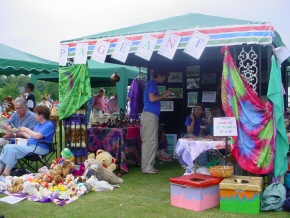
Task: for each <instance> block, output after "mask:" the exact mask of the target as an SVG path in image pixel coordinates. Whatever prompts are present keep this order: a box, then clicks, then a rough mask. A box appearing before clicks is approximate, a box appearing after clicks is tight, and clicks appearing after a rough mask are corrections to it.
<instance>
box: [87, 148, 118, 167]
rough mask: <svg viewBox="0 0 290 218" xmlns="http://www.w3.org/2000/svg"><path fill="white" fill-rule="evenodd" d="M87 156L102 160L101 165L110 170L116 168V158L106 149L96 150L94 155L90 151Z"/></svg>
mask: <svg viewBox="0 0 290 218" xmlns="http://www.w3.org/2000/svg"><path fill="white" fill-rule="evenodd" d="M88 158H95V159H96V160H99V161H101V162H102V164H103V166H104V167H105V168H107V169H108V170H111V171H112V172H113V171H114V170H116V168H117V165H116V164H115V162H116V159H115V158H114V157H113V156H112V155H111V154H110V153H109V152H107V151H104V150H102V149H99V150H97V153H96V156H95V154H94V153H91V154H90V155H89V157H88Z"/></svg>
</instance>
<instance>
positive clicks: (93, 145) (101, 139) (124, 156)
mask: <svg viewBox="0 0 290 218" xmlns="http://www.w3.org/2000/svg"><path fill="white" fill-rule="evenodd" d="M141 144H142V142H141V138H140V126H135V127H128V128H102V127H91V128H88V149H89V152H96V151H97V150H98V149H103V150H105V151H107V152H109V153H110V154H111V155H112V156H113V157H115V158H116V160H117V161H116V165H117V167H118V170H119V171H122V172H123V173H128V171H129V167H130V166H140V163H141Z"/></svg>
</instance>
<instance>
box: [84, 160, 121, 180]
mask: <svg viewBox="0 0 290 218" xmlns="http://www.w3.org/2000/svg"><path fill="white" fill-rule="evenodd" d="M85 168H86V170H88V169H94V170H95V171H96V172H97V173H98V174H99V175H100V176H101V178H102V180H105V181H107V182H109V183H110V184H119V183H122V182H123V179H121V178H119V177H117V176H116V175H115V174H114V173H113V172H112V171H110V170H108V169H107V168H104V166H103V165H102V163H101V162H100V161H99V160H96V159H94V158H88V159H87V160H86V161H85Z"/></svg>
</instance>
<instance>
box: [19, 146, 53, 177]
mask: <svg viewBox="0 0 290 218" xmlns="http://www.w3.org/2000/svg"><path fill="white" fill-rule="evenodd" d="M39 143H41V144H46V145H48V146H50V148H51V149H50V150H49V152H48V153H47V154H45V155H40V154H36V153H34V151H35V150H36V148H37V146H38V145H37V144H39ZM37 144H36V147H35V149H34V151H33V152H30V153H29V154H27V155H26V156H25V157H23V158H22V159H19V160H18V169H22V168H26V169H28V170H31V171H32V172H37V171H38V169H39V168H41V167H43V166H47V167H48V168H49V167H50V163H49V161H50V160H51V159H52V157H53V156H54V154H55V153H56V150H57V143H56V142H52V143H47V142H41V141H40V142H38V143H37Z"/></svg>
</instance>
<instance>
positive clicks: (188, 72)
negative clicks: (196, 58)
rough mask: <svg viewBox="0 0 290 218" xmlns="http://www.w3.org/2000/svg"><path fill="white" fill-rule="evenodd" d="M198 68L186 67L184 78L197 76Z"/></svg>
mask: <svg viewBox="0 0 290 218" xmlns="http://www.w3.org/2000/svg"><path fill="white" fill-rule="evenodd" d="M199 74H200V66H188V67H187V69H186V77H191V76H199Z"/></svg>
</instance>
